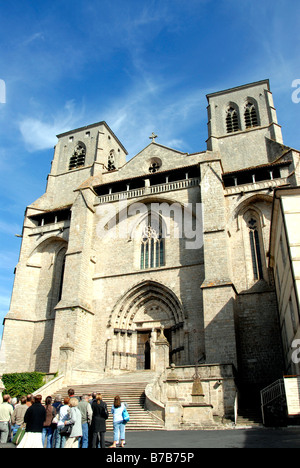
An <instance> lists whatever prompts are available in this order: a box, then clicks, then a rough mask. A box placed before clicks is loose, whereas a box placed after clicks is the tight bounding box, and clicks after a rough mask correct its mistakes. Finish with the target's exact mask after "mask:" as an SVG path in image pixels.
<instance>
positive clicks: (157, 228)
mask: <svg viewBox="0 0 300 468" xmlns="http://www.w3.org/2000/svg"><path fill="white" fill-rule="evenodd" d="M149 218H150V215H149V217H148V224H147V225H146V226H145V228H144V230H143V233H142V239H141V262H140V268H141V270H145V269H147V268H159V267H161V266H163V265H164V257H165V244H164V239H163V236H162V226H161V222H159V221H158V222H155V223H153V222H151V221H150V220H149Z"/></svg>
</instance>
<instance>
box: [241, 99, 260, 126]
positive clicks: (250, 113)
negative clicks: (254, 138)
mask: <svg viewBox="0 0 300 468" xmlns="http://www.w3.org/2000/svg"><path fill="white" fill-rule="evenodd" d="M244 117H245V124H246V128H252V127H257V126H258V118H257V112H256V109H255V106H254V104H253V103H251V102H247V104H246V107H245V114H244Z"/></svg>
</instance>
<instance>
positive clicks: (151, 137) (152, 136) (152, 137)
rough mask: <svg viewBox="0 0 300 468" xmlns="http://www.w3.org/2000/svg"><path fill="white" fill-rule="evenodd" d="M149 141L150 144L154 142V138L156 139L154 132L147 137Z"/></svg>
mask: <svg viewBox="0 0 300 468" xmlns="http://www.w3.org/2000/svg"><path fill="white" fill-rule="evenodd" d="M149 138H150V140H152V143H153V142H154V141H155V138H157V135H155V133H154V132H152V135H151V136H149Z"/></svg>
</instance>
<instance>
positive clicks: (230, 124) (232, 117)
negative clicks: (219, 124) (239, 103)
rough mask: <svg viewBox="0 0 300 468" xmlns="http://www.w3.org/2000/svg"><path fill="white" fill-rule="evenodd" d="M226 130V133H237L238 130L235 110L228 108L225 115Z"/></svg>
mask: <svg viewBox="0 0 300 468" xmlns="http://www.w3.org/2000/svg"><path fill="white" fill-rule="evenodd" d="M226 130H227V133H233V132H238V131H239V130H240V126H239V119H238V114H237V111H236V109H234V108H233V107H230V108H229V109H228V110H227V115H226Z"/></svg>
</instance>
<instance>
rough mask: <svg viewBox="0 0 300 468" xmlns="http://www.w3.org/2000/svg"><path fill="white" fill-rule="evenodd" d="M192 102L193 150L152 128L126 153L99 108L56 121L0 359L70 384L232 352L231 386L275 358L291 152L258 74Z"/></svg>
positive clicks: (272, 376)
mask: <svg viewBox="0 0 300 468" xmlns="http://www.w3.org/2000/svg"><path fill="white" fill-rule="evenodd" d="M207 100H208V107H207V112H208V139H207V149H206V151H202V152H199V153H194V154H187V153H184V152H180V151H177V150H174V149H171V148H168V147H166V146H164V145H162V144H160V143H159V142H158V141H159V139H157V137H156V135H154V134H153V135H152V141H151V142H150V144H149V145H148V146H147V147H146V148H144V149H142V150H141V151H140V152H139V153H138V154H137V155H136V156H134V157H132V155H130V159H129V160H128V162H126V160H127V151H126V149H125V148H124V146H123V144H122V143H121V142H120V141H119V139H118V138H117V136H116V135H115V134H114V133H113V131H112V130H111V129H110V128H109V126H108V125H107V124H106V123H105V122H99V123H96V124H92V125H88V126H87V127H83V128H78V129H76V130H70V131H68V132H66V133H63V134H61V135H58V142H57V145H56V147H55V152H54V157H53V161H52V165H51V171H50V174H49V176H48V181H47V188H46V192H45V193H44V194H43V195H42V196H41V197H40V198H39V199H38V200H36V201H35V202H34V203H32V204H31V205H30V206H28V207H27V209H26V214H25V220H24V226H23V237H22V246H21V251H20V258H19V263H18V265H17V267H16V274H15V282H14V288H13V294H12V300H11V306H10V310H9V312H8V314H7V316H6V318H5V324H4V334H3V340H2V350H1V356H2V362H1V372H2V373H3V372H23V371H40V372H45V373H50V374H55V373H58V374H62V373H64V374H68V376H69V382H73V383H76V382H93V381H96V380H97V379H98V381H99V379H100V378H101V377H102V376H105V375H115V374H117V375H122V373H123V374H124V373H128V372H133V371H139V372H140V371H143V370H152V371H153V372H154V373H156V374H157V375H159V374H160V373H163V372H164V371H165V370H166V369H167V368H169V366H170V365H171V364H172V365H173V364H174V365H175V369H181V370H182V369H189V368H190V367H193V366H199V369H200V368H201V369H202V368H203V369H204V368H205V369H207V368H208V367H209V366H219V368H220V366H231V368H232V369H234V371H233V374H232V375H233V377H232V378H233V380H234V382H235V385H236V388H237V389H238V391H239V392H240V393H241V395H243V394H245V395H246V394H247V393H249V392H251V391H252V390H253V389H254V390H255V391H258V390H259V389H261V388H263V387H265V386H267V385H269V384H270V383H272V382H273V381H275V380H276V379H277V378H280V377H281V376H282V375H283V373H284V372H285V371H286V370H287V369H286V365H287V364H286V362H285V360H284V355H283V351H282V335H281V331H282V330H281V323H280V317H279V314H278V304H277V297H276V290H275V280H274V274H273V270H272V269H271V268H270V264H269V250H270V247H269V242H270V227H271V221H272V206H273V198H274V191H276V189H278V188H279V187H293V186H297V185H299V182H300V179H299V177H300V176H299V174H297V170H296V169H295V168H296V167H297V163H298V161H299V153H298V151H295V150H293V149H292V148H289V147H286V146H284V144H283V141H282V134H281V127H280V125H279V124H278V122H277V117H276V111H275V108H274V103H273V98H272V94H271V91H270V87H269V82H268V80H264V81H259V82H256V83H251V84H249V85H243V86H240V87H237V88H233V89H229V90H225V91H220V92H216V93H213V94H210V95H208V96H207ZM174 365H173V369H174ZM208 380H209V379H208Z"/></svg>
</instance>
